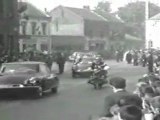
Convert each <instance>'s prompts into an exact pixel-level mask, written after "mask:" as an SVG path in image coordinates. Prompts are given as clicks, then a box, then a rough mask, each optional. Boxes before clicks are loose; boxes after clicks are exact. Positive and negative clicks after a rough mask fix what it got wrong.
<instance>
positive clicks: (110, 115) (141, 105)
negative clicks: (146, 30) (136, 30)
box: [100, 50, 160, 120]
mask: <svg viewBox="0 0 160 120" xmlns="http://www.w3.org/2000/svg"><path fill="white" fill-rule="evenodd" d="M120 61H126V62H127V63H128V64H133V65H134V66H138V65H141V66H143V67H145V66H148V73H147V74H145V75H143V76H142V77H141V78H140V79H139V80H138V82H137V84H136V89H135V91H133V92H129V91H127V90H126V79H124V78H122V77H114V78H111V79H110V80H109V85H110V86H111V88H113V93H111V94H109V95H107V97H106V98H105V104H104V110H103V114H102V115H101V117H100V120H160V75H159V71H158V72H157V71H156V70H155V68H156V67H159V66H160V64H159V63H160V52H159V51H158V50H143V51H142V50H141V51H127V52H126V53H125V54H123V60H122V56H121V57H120V58H119V60H118V61H117V62H120Z"/></svg>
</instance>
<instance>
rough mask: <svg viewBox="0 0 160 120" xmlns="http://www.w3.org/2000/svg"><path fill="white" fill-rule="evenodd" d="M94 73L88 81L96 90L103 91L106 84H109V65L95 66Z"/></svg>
mask: <svg viewBox="0 0 160 120" xmlns="http://www.w3.org/2000/svg"><path fill="white" fill-rule="evenodd" d="M92 69H93V73H92V75H91V77H90V79H89V80H88V84H91V85H93V86H94V88H95V89H101V88H102V86H103V85H104V84H107V83H108V81H107V77H108V70H109V69H110V67H109V66H108V65H107V64H105V63H104V64H103V65H95V67H94V68H92Z"/></svg>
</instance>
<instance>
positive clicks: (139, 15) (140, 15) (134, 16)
mask: <svg viewBox="0 0 160 120" xmlns="http://www.w3.org/2000/svg"><path fill="white" fill-rule="evenodd" d="M159 12H160V7H159V6H157V5H155V4H153V3H149V17H152V16H154V15H156V14H158V13H159ZM118 15H119V17H120V18H121V19H122V20H123V21H125V22H127V23H129V22H130V23H137V24H141V23H143V22H144V20H145V2H142V1H141V2H140V1H139V2H134V3H129V4H128V5H126V6H125V7H121V8H119V11H118Z"/></svg>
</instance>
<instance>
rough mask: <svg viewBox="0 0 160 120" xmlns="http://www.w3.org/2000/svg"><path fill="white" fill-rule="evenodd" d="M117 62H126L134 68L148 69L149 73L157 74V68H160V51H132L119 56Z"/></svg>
mask: <svg viewBox="0 0 160 120" xmlns="http://www.w3.org/2000/svg"><path fill="white" fill-rule="evenodd" d="M117 53H119V52H116V59H118V61H117V62H121V61H126V62H127V63H128V64H133V65H134V66H143V67H146V66H147V67H148V71H149V73H152V72H155V68H157V67H159V66H160V51H159V50H130V51H127V52H125V53H123V54H122V55H121V57H119V55H118V54H117Z"/></svg>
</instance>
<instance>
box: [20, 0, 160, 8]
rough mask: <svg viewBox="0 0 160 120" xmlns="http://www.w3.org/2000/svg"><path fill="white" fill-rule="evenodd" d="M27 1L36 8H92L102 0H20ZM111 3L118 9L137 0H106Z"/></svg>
mask: <svg viewBox="0 0 160 120" xmlns="http://www.w3.org/2000/svg"><path fill="white" fill-rule="evenodd" d="M22 1H27V2H30V3H32V4H33V5H35V6H36V7H37V8H39V9H41V10H44V8H47V9H48V10H52V9H53V8H55V7H57V6H59V5H63V6H68V7H77V8H83V6H84V5H89V6H90V7H91V9H93V8H94V7H95V6H96V5H97V4H98V2H100V1H103V0H22ZM107 1H109V2H110V3H111V8H112V10H113V11H116V10H118V7H121V6H124V5H126V4H127V3H128V2H134V1H137V0H107ZM150 1H152V2H155V3H158V2H160V0H150Z"/></svg>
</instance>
